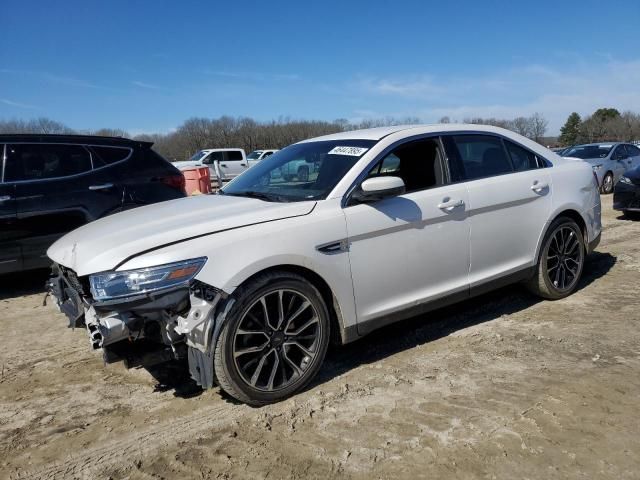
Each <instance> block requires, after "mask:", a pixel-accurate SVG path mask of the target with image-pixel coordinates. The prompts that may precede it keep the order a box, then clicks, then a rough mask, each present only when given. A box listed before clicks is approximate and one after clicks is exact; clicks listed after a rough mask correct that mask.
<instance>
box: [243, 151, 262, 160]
mask: <svg viewBox="0 0 640 480" xmlns="http://www.w3.org/2000/svg"><path fill="white" fill-rule="evenodd" d="M261 154H262V150H254V151H253V152H251V153H250V154H249V155H247V160H257V159H258V158H260V155H261Z"/></svg>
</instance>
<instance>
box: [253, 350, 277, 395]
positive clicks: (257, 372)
mask: <svg viewBox="0 0 640 480" xmlns="http://www.w3.org/2000/svg"><path fill="white" fill-rule="evenodd" d="M271 352H273V349H272V350H269V351H268V352H267V353H266V354H265V355H263V356H262V358H261V359H260V361H259V362H258V366H257V367H256V370H255V372H253V375H251V385H253V386H254V387H255V386H256V383H258V378H260V374H261V373H262V367H264V362H266V360H267V358H268V357H269V355H270V354H271Z"/></svg>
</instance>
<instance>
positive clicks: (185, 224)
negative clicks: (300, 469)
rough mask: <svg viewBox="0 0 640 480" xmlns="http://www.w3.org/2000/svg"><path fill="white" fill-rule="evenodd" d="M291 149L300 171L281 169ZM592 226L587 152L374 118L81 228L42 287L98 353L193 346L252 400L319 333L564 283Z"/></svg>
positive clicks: (65, 242)
mask: <svg viewBox="0 0 640 480" xmlns="http://www.w3.org/2000/svg"><path fill="white" fill-rule="evenodd" d="M301 159H305V161H307V162H309V165H314V166H315V168H314V169H311V168H310V169H309V171H310V172H313V173H312V174H310V175H308V177H307V178H305V179H304V181H298V182H287V181H285V180H284V179H283V178H282V176H279V175H275V174H274V172H278V171H281V169H282V168H283V167H284V168H286V166H287V164H288V163H289V162H298V163H299V162H300V161H301ZM600 230H601V225H600V197H599V195H598V189H597V185H596V183H595V181H594V177H593V173H592V169H591V166H590V165H588V164H587V163H585V162H581V161H575V160H567V159H562V158H561V157H559V156H557V155H556V154H554V153H553V152H551V151H550V150H547V149H546V148H544V147H542V146H540V145H538V144H537V143H534V142H532V141H530V140H528V139H526V138H524V137H521V136H519V135H517V134H515V133H513V132H510V131H507V130H503V129H500V128H495V127H488V126H479V125H453V124H449V125H432V126H396V127H388V128H375V129H370V130H361V131H351V132H344V133H338V134H335V135H329V136H325V137H320V138H315V139H311V140H306V141H304V142H300V143H297V144H294V145H291V146H289V147H287V148H285V149H283V150H281V151H279V152H277V153H275V154H274V155H272V156H270V157H269V158H267V159H265V160H263V161H261V162H259V163H258V164H257V165H256V166H254V167H253V168H251V169H250V170H247V171H246V172H245V173H243V174H242V175H241V176H239V177H238V178H236V179H235V180H233V181H232V182H231V183H229V184H228V185H226V186H225V187H224V188H223V189H222V190H221V192H220V194H218V195H202V196H198V197H190V198H185V199H180V200H174V201H169V202H163V203H160V204H156V205H151V206H148V207H141V208H137V209H135V210H130V211H126V212H123V213H119V214H116V215H113V216H110V217H107V218H104V219H101V220H98V221H96V222H93V223H91V224H89V225H86V226H84V227H81V228H79V229H78V230H75V231H73V232H71V233H70V234H68V235H67V236H65V237H63V238H62V239H60V240H59V241H58V242H56V243H55V244H54V245H53V246H52V247H51V248H50V249H49V251H48V255H49V257H50V258H51V259H52V260H53V261H54V262H55V265H56V270H57V275H56V276H54V277H53V278H52V279H51V281H50V290H51V292H52V293H53V294H54V295H55V296H56V298H57V302H58V305H59V306H60V308H61V309H62V310H63V311H64V312H65V313H66V314H67V316H68V317H69V318H70V321H71V324H72V325H81V324H84V325H85V326H86V328H87V330H88V333H89V336H90V342H91V345H92V346H93V348H94V349H97V350H98V349H101V350H102V353H103V355H104V358H105V361H107V362H113V361H117V360H125V362H126V365H127V366H133V365H148V364H151V363H157V362H160V361H165V360H169V359H181V358H183V359H184V358H186V359H188V363H189V368H190V371H191V375H192V377H193V378H194V379H195V380H196V381H197V382H198V383H199V384H200V385H202V387H203V388H209V387H211V386H213V385H214V384H215V383H216V382H217V383H218V384H219V385H220V386H221V387H222V389H223V390H225V391H226V392H227V393H228V394H230V395H231V396H233V397H235V398H237V399H239V400H241V401H243V402H246V403H249V404H253V405H262V404H265V403H269V402H274V401H278V400H281V399H283V398H285V397H287V396H289V395H292V394H293V393H295V392H297V391H299V390H300V389H302V388H303V387H304V386H305V385H307V384H308V383H309V381H310V380H311V379H312V378H313V377H314V375H315V374H316V373H317V372H318V370H319V369H320V368H321V364H322V362H323V359H324V357H325V353H326V351H327V346H328V344H329V342H330V340H332V341H335V342H338V343H342V344H344V343H348V342H351V341H354V340H356V339H358V338H360V337H362V336H364V335H366V334H367V333H369V332H371V331H372V330H374V329H377V328H380V327H382V326H384V325H388V324H390V323H392V322H396V321H399V320H402V319H405V318H407V317H411V316H415V315H418V314H423V313H425V312H427V311H429V310H432V309H434V308H438V307H441V306H444V305H448V304H451V303H453V302H457V301H460V300H464V299H466V298H469V297H471V296H473V295H477V294H480V293H483V292H486V291H488V290H491V289H494V288H497V287H500V286H502V285H505V284H509V283H514V282H519V281H522V282H524V283H525V284H526V285H527V286H528V287H529V288H530V289H531V290H532V291H533V292H535V293H536V294H538V295H539V296H541V297H543V298H546V299H559V298H563V297H565V296H567V295H569V294H571V293H572V292H573V291H575V289H576V288H577V286H578V284H579V280H580V276H581V274H582V270H583V266H584V263H585V256H586V255H587V254H589V253H590V252H591V251H592V250H593V249H594V248H595V246H596V245H597V243H598V241H599V239H600ZM138 346H140V348H139V347H138Z"/></svg>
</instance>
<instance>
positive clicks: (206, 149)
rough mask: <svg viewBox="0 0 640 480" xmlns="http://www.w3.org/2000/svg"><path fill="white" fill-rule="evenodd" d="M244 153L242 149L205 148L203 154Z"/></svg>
mask: <svg viewBox="0 0 640 480" xmlns="http://www.w3.org/2000/svg"><path fill="white" fill-rule="evenodd" d="M236 150H237V151H244V149H242V148H203V149H202V150H201V151H202V152H229V151H236Z"/></svg>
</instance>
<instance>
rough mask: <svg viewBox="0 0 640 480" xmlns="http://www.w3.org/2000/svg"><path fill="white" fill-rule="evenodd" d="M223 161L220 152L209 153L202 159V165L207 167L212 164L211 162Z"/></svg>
mask: <svg viewBox="0 0 640 480" xmlns="http://www.w3.org/2000/svg"><path fill="white" fill-rule="evenodd" d="M223 160H224V157H223V155H222V152H211V153H210V154H209V155H208V156H206V157H205V158H204V160H203V161H202V163H204V164H207V165H209V164H212V163H213V162H222V161H223Z"/></svg>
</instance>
